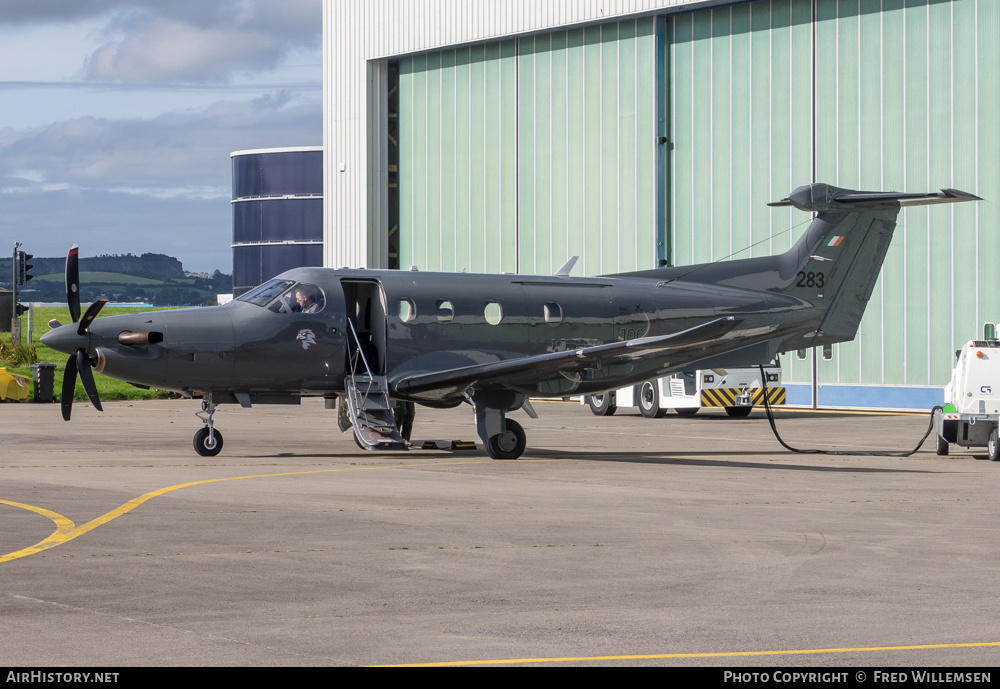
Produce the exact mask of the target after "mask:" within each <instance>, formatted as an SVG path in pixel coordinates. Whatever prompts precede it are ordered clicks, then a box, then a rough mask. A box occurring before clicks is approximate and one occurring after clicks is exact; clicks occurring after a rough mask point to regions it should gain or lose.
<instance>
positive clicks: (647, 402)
mask: <svg viewBox="0 0 1000 689" xmlns="http://www.w3.org/2000/svg"><path fill="white" fill-rule="evenodd" d="M639 413H640V414H642V415H643V416H644V417H646V418H647V419H662V418H663V415H664V414H666V413H667V410H666V409H660V391H659V390H658V389H657V387H656V381H655V380H647V381H646V382H645V383H643V384H642V385H640V386H639Z"/></svg>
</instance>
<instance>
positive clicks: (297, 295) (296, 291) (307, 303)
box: [267, 282, 326, 313]
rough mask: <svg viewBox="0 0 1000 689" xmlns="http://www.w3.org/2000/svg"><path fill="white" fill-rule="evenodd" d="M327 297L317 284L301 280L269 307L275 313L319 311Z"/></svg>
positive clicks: (324, 304)
mask: <svg viewBox="0 0 1000 689" xmlns="http://www.w3.org/2000/svg"><path fill="white" fill-rule="evenodd" d="M324 306H326V297H325V296H324V294H323V290H321V289H320V288H319V287H317V286H316V285H310V284H308V283H305V282H300V283H297V284H296V285H294V286H293V287H290V288H288V289H287V290H285V291H284V292H282V293H281V295H280V296H279V297H278V298H277V299H275V300H274V302H273V303H272V304H271V305H270V306H268V307H267V308H268V309H270V310H271V311H274V312H275V313H319V312H320V311H322V310H323V307H324Z"/></svg>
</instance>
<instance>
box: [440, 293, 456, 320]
mask: <svg viewBox="0 0 1000 689" xmlns="http://www.w3.org/2000/svg"><path fill="white" fill-rule="evenodd" d="M454 318H455V307H454V305H452V303H451V301H450V300H448V299H438V301H437V319H438V323H448V322H450V321H452V320H454Z"/></svg>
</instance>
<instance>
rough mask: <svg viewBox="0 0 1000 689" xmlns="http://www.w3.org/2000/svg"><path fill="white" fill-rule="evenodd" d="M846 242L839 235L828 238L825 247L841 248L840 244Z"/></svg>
mask: <svg viewBox="0 0 1000 689" xmlns="http://www.w3.org/2000/svg"><path fill="white" fill-rule="evenodd" d="M843 241H844V236H843V235H840V234H837V235H834V236H832V237H827V238H826V241H825V242H824V243H823V246H840V243H841V242H843Z"/></svg>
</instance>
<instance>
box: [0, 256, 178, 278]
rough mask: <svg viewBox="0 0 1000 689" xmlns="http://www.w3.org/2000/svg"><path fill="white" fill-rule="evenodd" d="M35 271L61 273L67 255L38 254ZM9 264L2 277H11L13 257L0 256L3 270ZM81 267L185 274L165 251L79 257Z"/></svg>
mask: <svg viewBox="0 0 1000 689" xmlns="http://www.w3.org/2000/svg"><path fill="white" fill-rule="evenodd" d="M30 263H31V265H32V266H34V268H32V271H31V272H32V273H33V274H34V275H47V274H50V273H59V274H60V275H62V274H63V272H64V271H65V270H66V257H65V256H62V257H59V258H38V257H37V256H36V257H35V258H33V259H31V261H30ZM4 267H6V270H7V273H6V275H3V274H0V280H7V281H9V280H10V259H9V258H8V259H5V260H3V259H0V271H2V270H4ZM80 271H81V272H83V271H89V272H93V273H122V274H123V275H136V276H138V277H144V278H152V279H154V280H173V279H177V278H183V277H184V266H183V264H181V262H180V261H178V260H177V259H176V258H174V257H173V256H166V255H164V254H142V255H141V256H134V255H132V254H122V255H115V254H110V255H107V256H91V257H85V258H81V259H80Z"/></svg>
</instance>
